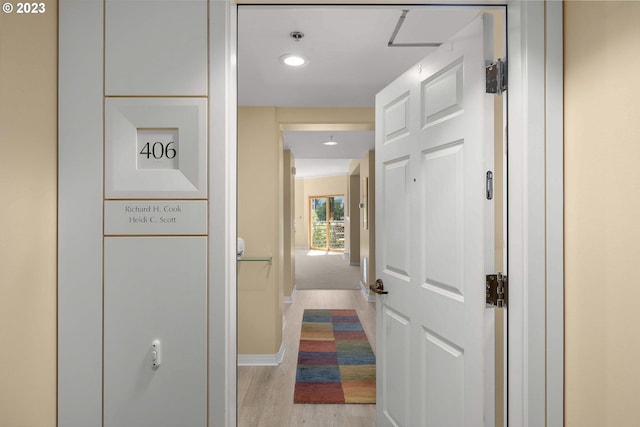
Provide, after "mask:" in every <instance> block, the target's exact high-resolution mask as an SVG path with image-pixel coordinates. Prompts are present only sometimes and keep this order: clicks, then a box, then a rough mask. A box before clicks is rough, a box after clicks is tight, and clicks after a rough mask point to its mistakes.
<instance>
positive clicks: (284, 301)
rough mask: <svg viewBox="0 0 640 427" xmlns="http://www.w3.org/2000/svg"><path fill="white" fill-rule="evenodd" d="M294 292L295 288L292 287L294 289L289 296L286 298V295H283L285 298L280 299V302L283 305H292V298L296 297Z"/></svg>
mask: <svg viewBox="0 0 640 427" xmlns="http://www.w3.org/2000/svg"><path fill="white" fill-rule="evenodd" d="M296 291H297V289H296V287H295V286H294V287H293V290H292V291H291V296H286V295H285V296H284V297H283V298H282V302H283V303H285V304H293V297H294V296H295V295H296Z"/></svg>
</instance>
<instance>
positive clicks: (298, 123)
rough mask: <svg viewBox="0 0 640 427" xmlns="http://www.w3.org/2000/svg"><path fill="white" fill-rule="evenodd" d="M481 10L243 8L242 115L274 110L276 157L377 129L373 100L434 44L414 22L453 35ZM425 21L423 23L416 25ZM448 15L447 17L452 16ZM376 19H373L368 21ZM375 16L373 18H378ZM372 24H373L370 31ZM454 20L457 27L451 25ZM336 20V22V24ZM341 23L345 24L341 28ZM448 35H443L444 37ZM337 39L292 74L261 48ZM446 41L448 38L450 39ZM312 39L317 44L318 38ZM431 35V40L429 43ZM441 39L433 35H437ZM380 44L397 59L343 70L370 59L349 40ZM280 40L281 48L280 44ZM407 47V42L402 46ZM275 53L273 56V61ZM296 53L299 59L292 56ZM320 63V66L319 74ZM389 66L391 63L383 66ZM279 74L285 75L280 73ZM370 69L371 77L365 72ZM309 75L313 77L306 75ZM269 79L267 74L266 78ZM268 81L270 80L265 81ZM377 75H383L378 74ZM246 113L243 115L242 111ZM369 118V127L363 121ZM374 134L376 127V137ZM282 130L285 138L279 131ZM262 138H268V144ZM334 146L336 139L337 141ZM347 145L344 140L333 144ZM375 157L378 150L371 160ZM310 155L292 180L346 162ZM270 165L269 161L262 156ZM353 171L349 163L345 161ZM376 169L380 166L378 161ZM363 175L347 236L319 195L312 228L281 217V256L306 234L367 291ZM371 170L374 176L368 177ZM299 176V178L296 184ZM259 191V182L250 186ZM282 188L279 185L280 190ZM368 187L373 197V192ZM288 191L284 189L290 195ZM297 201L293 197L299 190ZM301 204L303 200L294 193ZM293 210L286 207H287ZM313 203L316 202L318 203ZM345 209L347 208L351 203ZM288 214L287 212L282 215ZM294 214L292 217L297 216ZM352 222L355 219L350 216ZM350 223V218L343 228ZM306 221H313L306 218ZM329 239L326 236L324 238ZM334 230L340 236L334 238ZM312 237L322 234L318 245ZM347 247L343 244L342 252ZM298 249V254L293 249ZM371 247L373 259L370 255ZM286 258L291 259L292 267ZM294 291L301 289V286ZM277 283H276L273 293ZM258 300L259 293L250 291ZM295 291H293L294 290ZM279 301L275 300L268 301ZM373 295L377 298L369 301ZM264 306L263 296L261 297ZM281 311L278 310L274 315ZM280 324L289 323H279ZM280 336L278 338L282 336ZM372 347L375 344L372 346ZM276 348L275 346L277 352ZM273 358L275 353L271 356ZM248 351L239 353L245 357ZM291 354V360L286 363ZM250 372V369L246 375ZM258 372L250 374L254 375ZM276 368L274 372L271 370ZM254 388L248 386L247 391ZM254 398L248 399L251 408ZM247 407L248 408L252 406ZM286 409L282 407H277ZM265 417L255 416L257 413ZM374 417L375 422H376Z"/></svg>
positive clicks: (298, 47)
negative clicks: (350, 267) (307, 167)
mask: <svg viewBox="0 0 640 427" xmlns="http://www.w3.org/2000/svg"><path fill="white" fill-rule="evenodd" d="M405 9H410V11H409V13H408V15H407V14H406V13H405ZM479 10H480V9H479V8H477V7H473V6H469V7H406V6H405V7H400V6H325V7H321V6H295V5H294V6H289V5H288V6H254V5H252V6H249V5H247V6H242V5H240V6H239V7H238V71H239V79H238V96H239V100H238V105H239V108H240V109H241V110H243V109H247V110H250V109H253V112H255V111H256V109H260V108H265V107H264V106H269V107H266V108H269V109H271V110H270V111H269V113H268V114H269V115H271V120H272V122H273V123H275V127H276V128H278V127H279V130H281V132H279V135H278V141H277V143H276V145H275V146H274V147H275V148H273V150H275V152H278V155H280V154H279V153H280V152H281V151H282V150H287V149H289V150H290V151H291V152H293V151H294V148H292V147H291V146H288V145H287V143H288V138H294V137H301V138H306V142H307V145H311V144H312V143H311V142H310V141H311V138H313V137H319V138H318V139H322V140H324V139H326V138H325V137H323V136H322V133H323V132H324V133H328V132H330V133H331V134H332V135H334V134H335V133H336V132H337V131H345V128H346V124H348V123H349V122H351V123H353V122H367V121H371V122H373V121H374V119H373V100H374V97H375V93H376V91H377V90H380V89H382V88H383V87H384V86H385V85H386V84H388V83H389V82H391V81H392V80H393V78H394V77H395V76H396V75H398V74H400V72H401V71H404V70H405V69H407V68H408V67H410V66H411V65H413V64H414V63H416V62H417V61H418V60H419V59H420V58H422V57H424V56H426V55H427V54H428V53H429V52H430V51H431V49H433V47H428V46H419V44H420V43H412V42H415V41H416V40H411V38H412V35H411V31H414V25H415V24H416V23H421V25H418V26H421V27H423V28H431V29H433V28H440V27H444V28H449V29H450V31H451V33H453V32H455V31H456V29H457V28H460V27H462V26H464V24H465V23H466V22H469V21H470V20H471V19H472V18H473V17H475V15H477V13H478V12H479ZM387 12H388V13H389V14H390V16H391V17H390V18H389V19H388V22H389V23H390V26H387V27H386V28H389V30H388V31H387V30H384V29H383V28H385V25H383V23H384V22H387V21H385V19H386V18H383V17H382V15H384V13H387ZM428 12H435V14H436V15H438V18H436V19H435V21H436V22H433V21H431V25H425V24H424V22H425V21H424V19H428V18H427V17H426V16H427V15H428V14H429V13H428ZM332 13H335V15H331V17H328V16H327V15H326V14H332ZM403 14H404V16H405V18H407V19H406V20H405V24H404V25H403V27H402V28H400V29H399V31H397V32H395V34H394V37H395V39H394V44H395V46H394V47H388V46H387V45H386V44H387V42H388V39H389V37H390V36H391V35H392V34H393V33H394V30H395V29H396V26H397V23H398V19H399V17H400V16H403ZM418 16H419V18H418ZM445 17H446V18H445ZM368 19H369V20H368ZM371 19H373V21H371ZM372 22H374V23H373V24H372ZM452 22H453V23H452ZM329 23H330V24H329ZM341 23H342V24H344V25H342V24H341ZM358 31H366V33H365V35H362V36H356V35H355V34H356V33H357V32H358ZM443 31H444V30H443ZM294 32H295V33H298V34H300V33H303V36H302V37H300V36H299V35H298V36H297V37H296V39H295V40H294V39H292V38H291V36H290V34H291V33H294ZM325 33H327V34H331V35H333V36H334V37H336V38H337V41H335V43H336V44H334V45H332V46H329V44H325V46H324V49H326V50H327V51H328V54H327V55H328V57H329V59H327V60H326V61H325V60H324V59H318V58H317V57H313V56H311V55H309V56H308V57H307V59H308V63H307V64H306V65H303V66H302V67H301V68H299V69H297V70H296V69H289V68H282V67H283V66H282V64H281V63H279V62H278V61H275V62H274V61H273V57H274V56H273V52H274V51H271V50H270V48H268V47H266V46H264V45H262V44H261V42H262V41H264V42H265V43H266V42H267V41H271V42H273V43H274V44H275V45H277V46H278V49H280V50H279V51H278V52H281V53H280V55H278V56H276V57H278V58H279V57H280V56H282V55H284V54H285V53H289V51H291V52H294V51H295V52H303V51H305V49H306V48H308V47H309V45H310V44H311V40H314V39H315V38H318V39H320V38H321V37H322V36H324V34H325ZM376 33H377V34H376ZM443 34H444V33H443ZM312 37H313V38H312ZM424 37H426V38H424ZM434 37H435V38H434ZM447 37H448V35H447V34H444V35H442V36H436V35H433V34H431V35H427V36H425V35H420V36H419V38H418V40H419V41H425V40H428V41H438V42H440V41H443V40H445V39H446V38H447ZM370 39H376V40H379V41H381V44H382V45H383V46H384V47H385V49H387V50H388V51H392V52H394V53H393V55H394V57H393V60H389V61H384V60H382V59H381V57H377V55H376V54H371V53H370V51H369V53H368V56H369V57H374V58H375V59H376V60H377V61H378V62H377V65H375V66H369V65H368V63H365V62H363V60H362V59H360V62H357V61H356V65H345V64H343V59H344V58H343V55H344V56H348V55H349V54H355V53H362V52H367V49H363V48H355V49H354V48H350V47H349V43H350V42H351V41H352V40H370ZM278 40H280V42H278ZM403 42H405V43H403ZM402 44H406V45H412V44H413V46H404V47H401V45H402ZM310 51H311V52H314V50H313V49H310ZM319 51H320V50H316V51H315V52H319ZM270 52H271V54H270ZM295 52H294V53H295ZM250 58H255V59H256V61H257V62H251V60H250ZM316 64H317V65H319V67H317V68H316ZM391 64H394V65H395V66H397V69H396V70H391V71H388V70H386V68H387V66H389V65H391ZM383 65H384V66H383ZM279 67H280V68H279ZM318 68H319V69H321V70H323V71H319V74H313V76H312V77H310V76H309V74H312V73H311V72H312V71H313V72H314V73H315V72H316V71H317V69H318ZM364 70H366V71H364ZM381 70H382V71H383V72H388V73H389V74H388V75H387V76H386V77H383V78H382V80H381V82H378V83H375V82H373V81H371V80H370V78H371V77H372V76H371V74H376V73H378V72H381ZM297 71H302V72H300V73H296V72H297ZM349 73H353V74H355V80H349V78H352V77H350V76H349V75H348V74H349ZM305 74H307V77H303V76H304V75H305ZM264 76H268V78H267V77H264ZM278 76H283V77H282V79H283V80H280V81H279V80H278V79H279V77H278ZM322 76H333V78H334V81H333V82H332V83H326V82H324V81H323V80H322V78H321V77H322ZM263 77H264V79H263ZM378 77H379V76H378ZM331 87H333V88H335V89H337V91H336V92H333V91H332V92H331V93H329V88H331ZM353 88H360V89H364V90H365V92H367V91H368V94H361V95H356V94H354V93H353V92H351V89H353ZM244 112H245V111H244V110H243V111H242V113H241V114H239V116H242V115H243V114H244ZM309 113H311V114H313V113H315V114H316V116H315V118H309V116H308V115H307V114H309ZM350 114H355V115H358V116H357V117H358V118H356V119H348V118H347V119H343V120H344V121H343V122H340V119H339V118H344V117H345V115H347V116H348V115H350ZM362 117H364V118H365V120H363V119H362ZM252 125H253V126H255V125H256V122H255V121H252ZM372 130H373V127H371V128H370V129H369V131H372ZM242 132H243V129H242V120H240V121H239V135H240V134H241V133H242ZM276 133H278V132H276ZM263 139H264V137H263ZM332 139H333V137H332ZM336 139H340V138H336ZM239 152H240V154H239V168H238V171H239V177H238V181H239V182H240V183H241V182H242V181H243V179H244V178H243V176H242V174H243V172H242V170H243V167H242V142H241V141H240V137H239ZM371 155H373V153H371ZM307 156H309V157H301V156H295V155H294V156H292V157H293V159H294V162H293V163H292V168H293V169H294V170H296V172H295V175H296V176H295V178H299V174H300V172H301V168H302V166H303V165H304V164H305V163H307V162H308V161H310V160H316V161H319V162H321V163H325V164H326V165H329V164H330V163H332V161H333V160H345V159H343V158H335V156H334V157H331V156H328V157H324V158H319V157H317V156H318V154H317V153H313V154H308V155H307ZM358 158H359V159H361V160H362V158H363V156H359V157H350V158H348V159H358ZM261 160H262V161H265V159H264V158H262V159H261ZM365 163H366V162H365ZM347 164H348V163H347ZM370 164H371V166H372V165H373V162H372V161H371V163H370ZM362 165H363V162H360V164H359V166H358V167H360V166H362ZM282 171H283V172H281V173H282V175H283V176H284V178H285V184H284V187H285V188H286V186H287V185H288V184H287V183H286V179H287V176H288V175H289V170H288V168H283V169H282ZM364 172H365V171H361V170H357V171H356V170H354V169H351V170H349V169H346V170H345V172H343V173H344V174H345V176H346V177H347V178H346V179H347V180H348V181H349V194H347V197H346V198H344V199H343V200H342V206H343V209H344V208H347V207H348V208H347V209H346V210H347V211H348V215H347V214H343V220H344V224H343V229H342V237H337V238H334V240H333V241H332V239H331V235H332V233H331V230H330V228H331V223H330V222H331V218H332V217H331V207H330V205H331V202H330V201H329V200H328V199H327V198H324V201H322V198H320V197H313V198H310V199H307V200H308V203H307V209H308V211H309V216H308V217H307V221H308V224H309V227H308V228H307V227H301V225H302V224H303V222H302V221H300V222H299V221H298V220H299V218H298V217H297V216H294V217H293V218H291V217H290V218H289V220H287V218H286V215H287V213H286V212H284V216H283V218H282V223H281V230H280V231H279V232H281V233H282V234H283V235H284V236H285V237H284V239H283V240H284V241H285V245H286V241H287V240H289V239H288V238H287V236H286V233H287V230H288V229H289V228H290V227H293V233H292V234H293V244H290V246H289V249H286V248H285V250H284V256H285V258H288V257H289V254H290V253H295V248H296V246H298V242H297V241H296V240H295V239H296V237H297V236H298V235H300V234H305V235H306V236H307V239H306V240H307V242H306V245H307V247H308V248H313V247H316V246H317V247H321V248H322V249H325V250H336V249H337V250H340V249H341V250H345V249H349V251H348V252H349V258H350V259H349V262H353V263H357V264H359V265H360V269H361V275H360V281H361V283H362V284H363V285H364V288H365V289H366V290H367V292H368V285H369V284H370V283H369V282H370V281H371V280H375V271H373V272H372V271H371V268H372V267H373V268H375V253H374V249H373V248H374V246H375V240H374V239H369V241H367V246H368V248H367V249H366V250H367V252H365V251H361V249H362V248H363V247H362V246H361V245H357V246H358V253H355V251H353V250H352V249H351V248H354V247H355V246H356V245H354V242H353V240H351V239H353V238H354V237H355V236H357V238H358V239H362V240H364V239H365V236H364V235H362V236H360V235H358V233H355V232H354V225H356V226H357V229H358V232H359V233H360V234H362V233H363V232H365V231H367V230H371V231H373V229H374V227H375V223H374V217H375V215H374V214H375V206H374V201H373V200H366V199H365V200H363V198H362V196H363V194H362V193H364V195H365V196H366V195H369V196H371V197H373V195H374V188H375V181H374V177H375V171H374V170H373V167H371V170H370V171H367V176H366V178H368V180H365V179H364V178H365V173H364ZM369 172H370V175H369ZM295 178H294V179H295ZM354 178H355V181H356V182H355V185H353V184H352V183H351V182H350V181H351V180H353V179H354ZM253 185H255V181H254V182H253ZM278 185H279V184H278ZM352 188H358V189H359V191H358V193H359V194H357V195H354V194H352V193H351V192H352V190H351V189H352ZM367 190H368V194H367ZM285 192H286V190H285ZM294 194H295V192H294ZM242 197H243V196H242V185H239V189H238V198H239V199H240V198H242ZM295 197H297V194H296V195H295ZM354 201H357V203H356V209H355V210H354V209H353V204H352V203H353V202H354ZM285 203H286V201H285ZM314 203H315V204H314ZM346 205H348V206H346ZM323 208H324V214H320V213H318V214H317V222H318V225H319V224H320V223H324V227H325V228H324V231H322V229H321V228H320V227H319V226H318V229H317V231H316V229H314V228H313V227H312V225H311V224H312V223H313V221H314V219H313V217H312V213H311V212H313V211H314V210H319V211H323ZM285 210H286V208H285ZM241 211H242V208H241V207H239V214H242V212H241ZM294 215H295V214H294ZM347 217H348V218H347ZM347 219H348V221H346V220H347ZM305 222H306V221H305ZM239 227H240V228H242V220H240V221H239ZM323 233H324V234H323ZM239 234H240V235H242V236H243V237H244V238H245V239H246V238H247V236H246V235H243V233H242V231H241V230H240V232H239ZM336 234H337V233H334V236H335V235H336ZM314 236H315V237H317V241H316V239H314ZM339 239H343V241H342V243H338V241H339ZM340 245H341V247H340ZM290 249H294V250H290ZM271 250H272V251H273V252H277V251H278V250H279V248H271ZM369 250H370V252H368V251H369ZM286 262H287V261H286V260H285V263H286ZM291 264H292V270H293V271H295V260H293V261H292V263H291ZM264 272H265V273H266V274H273V273H274V271H273V270H264ZM241 274H242V272H239V286H238V289H239V306H238V312H239V316H240V317H242V313H243V311H244V310H243V306H242V303H243V302H242V301H243V297H242V292H243V289H242V284H241V283H240V280H241V277H240V275H241ZM278 274H281V275H284V276H286V275H287V272H283V271H280V272H278ZM294 282H295V279H294ZM294 284H295V283H294ZM277 286H278V285H277V284H276V287H277ZM253 292H254V293H255V290H253ZM287 292H289V293H287ZM294 292H295V287H294V286H292V287H291V289H287V288H286V285H284V290H283V292H282V293H283V294H284V299H285V301H286V300H287V297H290V298H291V299H293V293H294ZM274 294H275V298H272V301H273V300H275V301H274V304H276V305H280V304H281V303H280V301H278V297H279V296H280V295H282V294H281V293H280V290H275V292H274ZM270 297H273V295H270ZM318 298H319V299H323V298H325V299H329V298H328V297H323V296H320V297H318ZM371 298H372V299H373V298H374V297H373V296H372V297H371ZM261 301H262V303H263V302H264V299H262V300H261ZM286 310H287V308H286V304H285V307H284V308H282V309H281V311H280V312H278V313H276V314H275V315H274V317H278V316H279V315H280V316H282V315H283V314H286V313H285V311H286ZM276 311H277V310H276ZM281 323H282V324H284V323H285V322H284V321H282V322H281ZM239 326H240V327H239V338H238V339H239V341H242V339H241V336H240V335H241V334H242V321H240V322H239ZM276 335H277V334H276ZM374 348H375V347H374ZM276 350H277V349H276ZM274 352H275V351H274ZM240 353H242V350H240ZM288 356H289V357H295V354H288ZM285 357H286V356H285ZM282 364H283V365H284V364H286V361H284V362H282ZM243 369H244V368H243ZM252 369H253V368H252ZM268 369H274V368H271V367H270V368H267V370H268ZM271 375H273V373H271V374H267V373H265V374H264V376H265V377H267V376H271ZM243 382H244V380H243V379H242V378H239V381H238V384H239V385H241V384H243ZM248 390H250V389H248ZM250 395H252V393H251V391H243V392H240V393H239V397H238V408H239V412H240V414H239V425H243V424H242V422H243V421H242V420H243V419H249V418H250V417H245V416H244V414H243V410H244V409H243V408H246V407H248V406H251V403H249V404H248V405H245V404H243V403H242V402H241V400H242V399H248V400H250V399H249V397H250ZM281 398H282V399H289V397H288V396H287V395H286V394H282V395H281ZM248 400H247V401H246V402H248ZM246 402H245V403H246ZM278 405H280V404H278ZM256 416H258V415H256ZM374 419H375V416H374Z"/></svg>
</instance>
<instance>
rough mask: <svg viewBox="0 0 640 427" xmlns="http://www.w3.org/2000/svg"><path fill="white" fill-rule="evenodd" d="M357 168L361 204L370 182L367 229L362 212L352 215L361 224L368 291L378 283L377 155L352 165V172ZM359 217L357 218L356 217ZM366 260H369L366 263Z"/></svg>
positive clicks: (364, 282) (364, 281)
mask: <svg viewBox="0 0 640 427" xmlns="http://www.w3.org/2000/svg"><path fill="white" fill-rule="evenodd" d="M356 168H358V169H359V172H360V195H359V196H356V197H359V202H360V203H364V199H363V194H362V187H363V184H362V183H363V180H364V179H367V180H368V200H367V228H364V227H363V222H362V219H361V215H362V213H361V212H357V214H356V213H354V214H352V221H356V220H357V221H359V223H360V282H361V283H362V285H363V286H364V287H365V288H366V289H367V290H368V289H369V285H371V284H372V283H374V282H375V281H376V263H375V255H376V246H375V230H376V220H375V217H376V216H375V206H376V198H375V188H376V187H375V185H376V183H375V175H376V174H375V154H374V152H373V151H370V152H369V154H367V155H366V156H365V157H364V158H362V159H360V160H359V161H356V162H352V163H351V171H352V172H353V171H354V170H355V169H356ZM356 215H357V216H356ZM365 258H366V259H367V260H366V262H365Z"/></svg>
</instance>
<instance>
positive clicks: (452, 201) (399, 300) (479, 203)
mask: <svg viewBox="0 0 640 427" xmlns="http://www.w3.org/2000/svg"><path fill="white" fill-rule="evenodd" d="M492 43H493V37H492V22H491V17H490V16H488V15H482V16H479V17H478V18H477V19H476V20H475V21H474V22H472V23H471V24H469V25H468V26H467V27H466V28H465V29H463V30H462V31H460V32H459V33H458V34H456V35H455V36H454V37H452V38H451V39H450V40H449V41H448V42H446V43H443V45H442V46H440V47H439V48H438V49H437V50H436V51H435V52H434V53H432V54H431V55H429V56H427V57H426V58H425V59H423V60H422V61H421V62H420V63H418V64H416V65H415V66H414V67H412V68H411V69H409V70H408V71H406V72H405V73H403V74H402V75H401V76H400V77H398V78H397V79H396V80H395V81H393V82H392V83H391V84H390V85H389V86H387V87H386V88H385V89H383V90H382V91H381V92H380V93H378V95H377V97H376V183H377V185H376V246H377V251H376V257H377V258H376V266H377V267H376V268H377V272H376V273H377V277H378V278H379V279H381V280H382V281H383V283H384V289H385V290H386V291H388V294H386V295H379V296H378V302H377V334H378V336H377V342H378V343H379V344H378V345H379V346H380V347H379V350H378V352H377V357H378V382H379V383H378V424H379V425H381V426H406V427H416V426H431V427H456V426H460V427H461V426H467V427H470V426H484V425H485V421H486V418H487V417H488V418H489V419H490V418H491V416H490V415H488V414H487V413H485V407H487V408H489V407H491V406H492V403H491V402H493V395H492V394H493V393H492V391H491V390H492V386H491V384H492V382H493V380H492V378H490V376H489V375H486V374H485V368H484V367H485V340H487V339H488V340H490V341H491V342H492V341H493V338H492V337H491V336H487V334H488V335H491V334H492V332H491V331H488V332H487V331H485V325H484V323H485V310H486V309H485V288H484V276H485V274H488V273H489V272H487V273H485V269H489V268H492V266H491V265H490V264H491V263H492V259H493V255H492V254H490V253H488V254H486V255H485V250H486V248H489V247H490V246H485V245H486V242H490V241H493V235H492V234H491V229H492V219H491V218H492V216H490V215H489V214H490V212H492V206H491V204H492V202H491V201H488V200H486V199H485V172H486V170H487V169H486V168H487V167H488V166H489V165H491V164H492V158H493V148H492V146H493V99H492V97H491V95H487V94H485V88H484V67H485V65H486V64H485V60H489V59H492V49H491V46H492ZM489 252H490V251H489ZM487 329H490V328H487ZM485 390H489V391H488V392H487V391H485Z"/></svg>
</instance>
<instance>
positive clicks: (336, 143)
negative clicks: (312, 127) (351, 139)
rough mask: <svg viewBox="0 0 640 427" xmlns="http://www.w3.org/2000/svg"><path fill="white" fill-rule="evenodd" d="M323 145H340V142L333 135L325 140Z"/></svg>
mask: <svg viewBox="0 0 640 427" xmlns="http://www.w3.org/2000/svg"><path fill="white" fill-rule="evenodd" d="M322 145H338V142H337V141H334V140H333V136H332V137H331V138H329V140H328V141H325V142H323V143H322Z"/></svg>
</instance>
